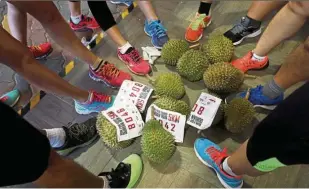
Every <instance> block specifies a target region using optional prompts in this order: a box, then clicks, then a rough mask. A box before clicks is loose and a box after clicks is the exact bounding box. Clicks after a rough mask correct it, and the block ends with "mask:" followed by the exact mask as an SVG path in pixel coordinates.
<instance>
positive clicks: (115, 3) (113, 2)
mask: <svg viewBox="0 0 309 189" xmlns="http://www.w3.org/2000/svg"><path fill="white" fill-rule="evenodd" d="M110 2H111V3H112V4H114V5H121V4H123V5H125V6H127V7H129V6H131V4H130V5H127V4H125V3H122V2H115V1H110Z"/></svg>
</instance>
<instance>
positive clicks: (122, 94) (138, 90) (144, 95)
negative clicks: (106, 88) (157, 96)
mask: <svg viewBox="0 0 309 189" xmlns="http://www.w3.org/2000/svg"><path fill="white" fill-rule="evenodd" d="M152 92H153V89H152V88H150V87H149V86H147V85H144V84H142V83H138V82H135V81H129V80H125V81H124V82H123V83H122V85H121V87H120V89H119V92H118V94H117V97H116V99H115V102H114V104H121V103H123V102H124V101H127V100H131V101H132V102H133V104H135V106H136V107H137V108H138V110H139V111H140V112H141V113H142V112H144V110H145V107H146V105H147V102H148V99H149V97H150V95H151V93H152Z"/></svg>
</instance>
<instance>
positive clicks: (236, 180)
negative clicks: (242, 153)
mask: <svg viewBox="0 0 309 189" xmlns="http://www.w3.org/2000/svg"><path fill="white" fill-rule="evenodd" d="M194 151H195V154H196V156H197V157H198V159H199V160H200V161H201V162H202V163H204V164H205V165H206V166H208V167H210V168H212V169H213V170H214V171H215V172H216V174H217V177H218V179H219V180H220V182H221V184H222V185H223V186H224V187H225V188H241V187H242V185H243V180H242V178H241V177H239V176H236V177H233V176H230V175H228V174H226V173H225V171H223V169H222V166H221V164H222V162H223V160H224V159H225V158H227V157H228V155H227V153H226V149H223V150H221V148H220V147H219V146H218V145H216V144H215V143H213V142H211V141H210V140H207V139H205V138H199V139H196V140H195V142H194Z"/></svg>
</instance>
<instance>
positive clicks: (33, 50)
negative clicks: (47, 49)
mask: <svg viewBox="0 0 309 189" xmlns="http://www.w3.org/2000/svg"><path fill="white" fill-rule="evenodd" d="M41 50H42V48H41V47H40V46H39V45H33V46H31V47H30V51H31V52H38V51H41Z"/></svg>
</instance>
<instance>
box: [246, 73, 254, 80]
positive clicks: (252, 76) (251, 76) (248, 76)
mask: <svg viewBox="0 0 309 189" xmlns="http://www.w3.org/2000/svg"><path fill="white" fill-rule="evenodd" d="M245 77H247V78H251V79H256V76H255V75H248V74H245Z"/></svg>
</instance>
